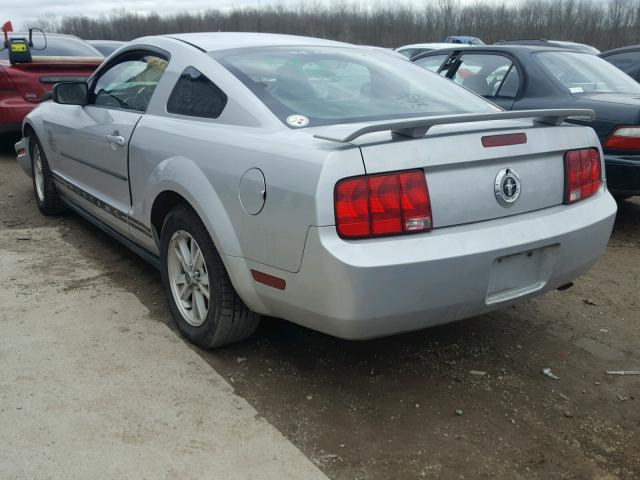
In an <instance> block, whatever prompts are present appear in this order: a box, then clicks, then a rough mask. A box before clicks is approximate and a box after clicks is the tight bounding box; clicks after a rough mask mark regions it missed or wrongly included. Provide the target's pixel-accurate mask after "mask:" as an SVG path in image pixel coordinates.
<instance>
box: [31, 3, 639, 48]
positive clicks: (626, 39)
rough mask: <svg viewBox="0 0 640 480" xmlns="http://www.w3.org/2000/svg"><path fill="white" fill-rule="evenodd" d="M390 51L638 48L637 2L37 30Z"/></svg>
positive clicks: (42, 22)
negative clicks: (537, 42)
mask: <svg viewBox="0 0 640 480" xmlns="http://www.w3.org/2000/svg"><path fill="white" fill-rule="evenodd" d="M258 24H260V29H261V30H262V31H263V32H272V33H288V34H296V35H310V36H314V37H321V38H331V39H335V40H342V41H348V42H353V43H361V44H367V45H380V46H384V47H394V46H399V45H403V44H407V43H418V42H433V41H442V40H443V38H444V37H445V36H447V35H453V34H466V35H473V36H477V37H480V38H482V39H483V40H484V41H485V42H487V43H493V42H494V41H497V40H502V39H513V38H519V39H524V38H547V39H557V40H573V41H577V42H583V43H588V44H591V45H594V46H596V47H598V48H600V49H608V48H612V47H616V46H621V45H625V44H630V43H640V0H606V1H594V0H526V1H524V0H523V1H520V2H509V1H507V0H498V1H491V0H476V1H475V2H460V1H459V0H425V1H424V4H422V6H416V4H415V3H414V2H408V1H404V2H403V1H402V0H397V1H396V2H393V3H391V2H385V1H382V0H377V1H375V2H374V3H370V2H369V3H361V2H360V1H357V0H332V1H331V2H329V3H327V2H324V1H322V0H308V1H306V2H305V3H299V4H297V5H293V6H292V5H291V4H286V3H279V4H275V5H273V4H272V5H270V6H263V8H262V9H261V10H260V11H258V9H257V8H251V7H237V8H232V9H229V10H217V9H210V10H205V11H200V12H195V13H191V12H180V13H175V14H170V15H162V16H160V15H158V14H157V13H151V14H139V13H132V12H129V11H125V10H116V11H114V12H112V13H111V14H110V15H106V16H102V17H99V18H91V17H83V16H78V17H64V18H61V19H56V18H55V17H53V16H45V17H43V18H41V19H39V20H38V21H36V22H35V24H34V25H29V26H39V27H40V28H43V29H44V30H45V31H59V32H64V33H70V34H73V35H77V36H79V37H82V38H86V39H98V38H99V39H115V40H130V39H132V38H136V37H140V36H144V35H158V34H163V33H176V32H196V31H213V32H217V31H256V30H257V29H258Z"/></svg>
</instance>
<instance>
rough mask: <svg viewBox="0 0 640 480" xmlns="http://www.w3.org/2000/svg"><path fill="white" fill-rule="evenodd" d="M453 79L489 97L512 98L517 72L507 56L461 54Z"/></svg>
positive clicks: (515, 89) (516, 83)
mask: <svg viewBox="0 0 640 480" xmlns="http://www.w3.org/2000/svg"><path fill="white" fill-rule="evenodd" d="M505 77H506V78H505ZM453 81H454V82H456V83H457V84H459V85H462V86H463V87H466V88H468V89H469V90H472V91H474V92H476V93H477V94H478V95H482V96H483V97H489V98H496V97H498V96H499V97H506V98H514V97H515V94H516V92H517V91H518V85H519V79H518V72H517V70H516V68H515V67H514V66H513V62H512V61H511V60H510V59H509V58H507V57H503V56H502V55H487V54H463V55H462V56H461V59H460V65H459V66H458V69H457V70H456V73H455V74H454V76H453ZM507 82H508V83H507Z"/></svg>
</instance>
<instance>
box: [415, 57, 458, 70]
mask: <svg viewBox="0 0 640 480" xmlns="http://www.w3.org/2000/svg"><path fill="white" fill-rule="evenodd" d="M448 56H449V55H433V56H432V57H423V58H420V59H418V60H416V61H415V62H413V63H415V64H416V65H419V66H421V67H422V68H426V69H427V70H431V71H432V72H436V73H437V72H438V70H439V69H440V65H442V62H444V61H445V59H446V58H447V57H448Z"/></svg>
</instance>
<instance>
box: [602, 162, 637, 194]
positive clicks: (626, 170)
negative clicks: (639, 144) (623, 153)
mask: <svg viewBox="0 0 640 480" xmlns="http://www.w3.org/2000/svg"><path fill="white" fill-rule="evenodd" d="M604 162H605V168H606V171H607V185H608V187H609V191H611V193H613V194H614V195H640V157H616V156H611V155H605V158H604Z"/></svg>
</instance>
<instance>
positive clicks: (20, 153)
mask: <svg viewBox="0 0 640 480" xmlns="http://www.w3.org/2000/svg"><path fill="white" fill-rule="evenodd" d="M25 153H26V150H25V149H24V148H21V149H20V150H18V156H20V155H24V154H25Z"/></svg>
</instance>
